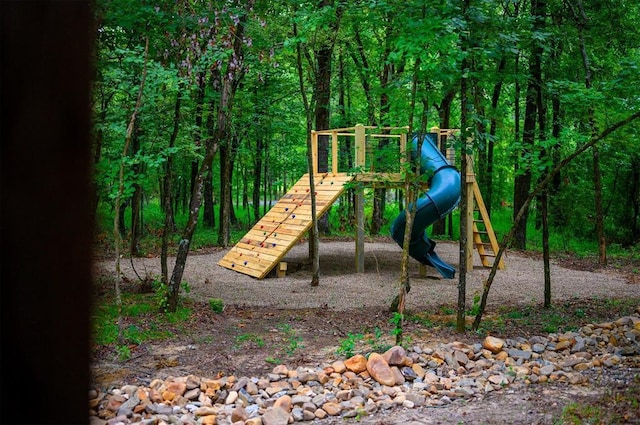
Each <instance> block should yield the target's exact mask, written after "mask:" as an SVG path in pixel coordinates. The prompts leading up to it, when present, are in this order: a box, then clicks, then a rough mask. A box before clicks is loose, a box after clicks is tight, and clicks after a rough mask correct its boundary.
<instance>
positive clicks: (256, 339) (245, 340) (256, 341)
mask: <svg viewBox="0 0 640 425" xmlns="http://www.w3.org/2000/svg"><path fill="white" fill-rule="evenodd" d="M245 344H253V345H255V346H256V347H258V348H262V347H264V339H262V338H261V337H260V336H258V335H256V334H253V333H245V334H242V335H238V336H237V337H236V338H235V344H234V347H238V348H239V347H240V346H243V345H245Z"/></svg>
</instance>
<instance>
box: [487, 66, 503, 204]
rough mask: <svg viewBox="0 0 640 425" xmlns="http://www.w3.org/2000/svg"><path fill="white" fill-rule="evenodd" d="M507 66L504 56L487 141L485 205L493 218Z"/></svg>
mask: <svg viewBox="0 0 640 425" xmlns="http://www.w3.org/2000/svg"><path fill="white" fill-rule="evenodd" d="M506 66H507V60H506V58H505V57H504V56H503V57H501V58H500V63H498V81H496V83H495V85H494V86H493V93H492V94H491V120H490V122H489V140H487V177H486V187H485V191H484V203H485V205H486V207H487V214H488V215H489V216H491V205H493V156H494V155H493V152H494V149H495V138H496V133H497V130H498V118H497V114H498V112H497V111H498V103H499V101H500V93H501V92H502V83H503V81H504V76H503V74H504V69H505V68H506Z"/></svg>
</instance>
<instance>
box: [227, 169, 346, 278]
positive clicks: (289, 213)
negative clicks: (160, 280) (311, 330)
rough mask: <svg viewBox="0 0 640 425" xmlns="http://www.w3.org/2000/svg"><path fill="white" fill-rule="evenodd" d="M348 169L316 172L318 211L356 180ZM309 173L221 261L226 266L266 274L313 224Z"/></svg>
mask: <svg viewBox="0 0 640 425" xmlns="http://www.w3.org/2000/svg"><path fill="white" fill-rule="evenodd" d="M353 178H354V176H353V175H348V174H346V173H335V174H334V173H325V174H317V175H316V176H315V180H314V181H315V189H316V190H315V192H316V215H317V216H318V217H320V216H322V214H324V213H325V212H326V211H327V210H328V209H329V207H330V206H331V205H332V204H333V203H334V202H335V201H336V200H337V199H338V197H339V196H340V195H341V194H342V192H344V185H345V184H347V183H349V182H351V181H352V180H353ZM311 224H312V221H311V194H310V193H309V174H305V175H304V176H302V177H301V178H300V180H298V182H297V183H296V184H295V185H293V187H292V188H291V189H289V191H288V192H287V193H286V194H285V195H284V196H283V197H282V198H281V199H280V200H279V201H278V203H277V204H276V205H274V206H273V208H271V209H270V210H269V212H268V213H267V214H266V215H265V216H264V217H262V218H261V219H260V221H258V222H257V223H256V225H255V226H253V228H252V229H251V230H250V231H249V232H248V233H247V234H246V235H245V236H244V237H243V238H242V239H241V240H240V242H238V243H237V244H236V245H235V246H234V247H233V248H232V249H231V250H230V251H229V252H228V253H227V254H226V255H225V256H224V257H223V258H222V259H221V260H220V261H219V262H218V265H220V266H222V267H226V268H227V269H230V270H234V271H237V272H239V273H244V274H246V275H249V276H253V277H255V278H258V279H262V278H264V277H265V276H266V275H267V274H268V273H269V272H270V271H271V270H272V269H273V268H274V267H275V266H276V265H277V264H278V263H279V262H280V261H281V260H282V258H283V257H284V256H285V255H286V254H287V252H289V250H290V249H291V248H292V247H293V246H294V245H295V244H296V243H297V242H298V241H299V240H300V239H301V238H302V236H303V235H304V234H305V233H306V232H307V231H309V229H310V228H311Z"/></svg>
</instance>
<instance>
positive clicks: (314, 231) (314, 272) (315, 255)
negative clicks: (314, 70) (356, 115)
mask: <svg viewBox="0 0 640 425" xmlns="http://www.w3.org/2000/svg"><path fill="white" fill-rule="evenodd" d="M293 34H294V36H295V37H298V26H297V24H296V23H295V21H294V24H293ZM296 67H297V70H298V83H299V85H300V94H301V96H302V104H303V106H304V111H305V118H306V124H307V170H308V171H309V192H310V195H311V231H310V232H309V254H310V256H311V260H312V267H311V283H310V284H311V286H318V285H319V284H320V256H319V246H320V238H319V235H318V218H317V216H316V192H315V189H316V188H315V180H314V175H313V155H312V140H311V130H312V125H313V124H312V122H313V118H312V116H311V105H310V104H309V99H308V98H307V92H306V91H305V86H304V73H303V72H304V71H303V69H302V46H301V45H300V42H298V43H297V44H296Z"/></svg>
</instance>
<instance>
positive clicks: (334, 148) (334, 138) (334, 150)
mask: <svg viewBox="0 0 640 425" xmlns="http://www.w3.org/2000/svg"><path fill="white" fill-rule="evenodd" d="M331 172H332V173H333V174H337V173H338V132H337V131H335V130H334V131H333V132H331Z"/></svg>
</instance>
